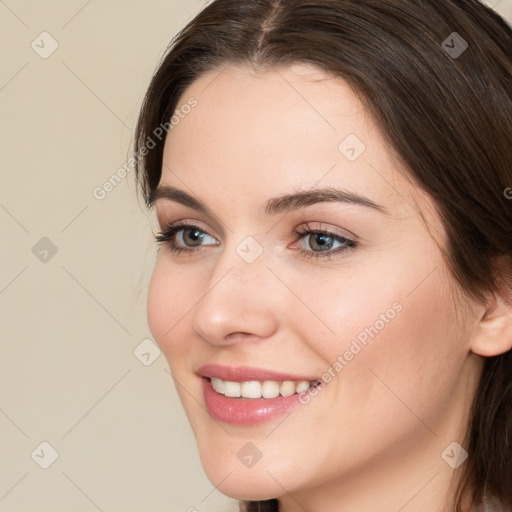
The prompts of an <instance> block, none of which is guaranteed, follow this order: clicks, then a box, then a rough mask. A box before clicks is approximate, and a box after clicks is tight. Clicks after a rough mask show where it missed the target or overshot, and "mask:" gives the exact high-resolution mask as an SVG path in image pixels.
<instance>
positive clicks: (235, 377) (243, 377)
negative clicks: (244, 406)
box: [197, 364, 317, 382]
mask: <svg viewBox="0 0 512 512" xmlns="http://www.w3.org/2000/svg"><path fill="white" fill-rule="evenodd" d="M197 373H198V375H200V376H201V377H216V378H217V379H222V380H227V381H230V382H246V381H251V380H258V381H265V380H274V381H278V382H282V381H285V380H293V381H301V380H307V381H315V380H317V377H312V376H311V375H292V374H291V373H281V372H275V371H272V370H265V369H262V368H253V367H250V366H223V365H220V364H206V365H204V366H201V367H200V368H199V369H198V370H197Z"/></svg>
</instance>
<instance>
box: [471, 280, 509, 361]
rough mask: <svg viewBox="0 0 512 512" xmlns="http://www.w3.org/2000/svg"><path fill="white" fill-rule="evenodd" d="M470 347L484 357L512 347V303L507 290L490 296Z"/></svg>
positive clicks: (501, 352) (503, 351) (500, 352)
mask: <svg viewBox="0 0 512 512" xmlns="http://www.w3.org/2000/svg"><path fill="white" fill-rule="evenodd" d="M504 288H506V287H504ZM506 292H508V293H506ZM470 347H471V352H473V353H474V354H477V355H480V356H485V357H491V356H497V355H499V354H504V353H505V352H508V351H509V350H511V349H512V304H511V302H510V291H509V290H503V293H500V294H496V293H495V294H493V295H492V296H491V299H490V301H489V303H488V306H487V308H486V311H485V313H484V315H483V316H482V318H481V320H480V323H479V325H478V328H477V331H476V333H475V335H474V337H473V340H472V342H471V346H470Z"/></svg>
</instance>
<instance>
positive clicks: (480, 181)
mask: <svg viewBox="0 0 512 512" xmlns="http://www.w3.org/2000/svg"><path fill="white" fill-rule="evenodd" d="M454 33H456V34H454ZM298 62H302V63H310V64H313V65H315V66H317V67H319V68H321V69H323V70H325V71H327V72H332V73H335V74H336V75H339V76H340V77H342V78H343V79H344V80H345V81H346V82H347V83H348V84H349V85H350V86H351V87H352V88H353V90H354V91H355V92H356V93H357V94H358V95H359V97H360V98H361V100H362V102H363V104H364V105H365V107H366V108H367V109H368V111H369V112H370V114H371V115H372V116H373V118H374V119H375V121H376V122H377V124H378V126H379V128H380V131H381V133H382V135H383V136H384V138H385V140H386V142H387V143H388V145H389V148H390V150H391V151H392V152H393V153H394V154H395V155H396V156H397V157H398V159H399V160H400V161H401V162H402V163H403V164H404V166H405V168H406V170H407V174H408V176H409V177H410V178H411V179H412V180H413V181H414V182H415V183H416V184H417V186H419V187H420V188H422V189H423V190H425V191H426V192H427V193H428V194H429V195H430V196H431V197H432V198H433V199H434V200H435V204H436V207H437V210H438V213H439V215H440V217H441V219H442V221H443V225H444V227H445V229H446V232H447V244H446V247H442V248H441V249H442V251H443V255H444V257H445V259H446V262H447V264H448V265H449V268H450V270H451V272H452V273H453V276H454V277H455V279H456V281H457V282H458V283H459V285H460V287H461V289H462V290H463V291H464V292H465V293H467V295H468V296H471V297H474V298H477V299H479V300H484V297H485V294H486V293H489V292H491V293H494V292H496V291H497V290H498V287H499V286H500V283H501V284H503V282H504V283H506V285H507V286H508V287H509V288H508V289H509V290H510V289H512V268H511V267H512V265H511V264H510V261H512V200H511V198H510V197H511V196H512V189H511V188H510V187H512V30H511V28H510V26H508V25H507V23H506V22H505V21H504V20H503V19H502V18H501V17H500V16H499V15H498V14H496V13H495V12H494V11H492V10H491V9H489V8H487V7H485V6H484V5H483V4H481V3H480V2H479V1H478V0H422V1H418V0H250V1H247V0H216V1H214V2H212V3H211V4H209V5H208V6H207V7H206V8H205V9H204V10H203V11H202V12H200V13H199V14H198V15H197V16H196V17H195V19H193V20H192V21H191V22H190V23H189V24H188V25H187V26H186V27H185V28H184V29H183V30H182V31H181V32H180V33H179V34H178V35H177V36H176V37H175V38H174V39H173V41H172V42H171V44H170V46H169V48H168V51H167V53H166V55H165V56H164V57H163V58H162V61H161V62H160V64H159V66H158V69H157V71H156V73H155V75H154V76H153V79H152V81H151V84H150V86H149V89H148V91H147V94H146V97H145V99H144V103H143V105H142V109H141V112H140V117H139V121H138V125H137V128H136V133H135V140H134V151H135V157H136V158H135V172H136V175H137V178H138V180H139V185H140V188H141V190H142V193H143V195H144V198H145V201H146V204H147V206H151V203H152V201H151V197H152V192H153V191H154V190H155V188H156V187H157V185H158V183H159V181H160V177H161V171H162V154H163V146H164V140H165V137H161V136H160V137H157V136H155V133H160V132H161V130H160V132H156V129H157V128H158V127H160V126H165V128H166V130H168V129H169V128H171V127H170V126H169V120H170V119H171V117H172V116H173V114H174V112H175V109H176V107H177V105H178V102H179V100H180V98H181V96H182V94H183V92H184V91H185V90H186V88H187V87H188V86H189V85H191V84H192V83H193V82H194V81H195V80H196V79H197V78H198V77H199V76H201V75H202V74H203V73H205V72H207V71H211V70H215V69H218V70H221V69H222V68H223V66H225V65H227V64H252V65H254V66H256V67H258V68H265V67H266V68H271V67H272V66H274V65H290V64H293V63H298ZM166 123H167V125H166ZM150 140H151V141H152V142H154V144H152V145H151V149H150V150H149V151H146V152H143V151H141V150H142V149H143V148H145V147H147V146H148V141H150ZM153 146H154V147H153ZM143 153H144V154H143ZM500 256H502V258H500V261H501V262H505V263H504V264H502V266H501V267H499V268H498V267H497V266H496V262H497V261H498V257H500ZM503 257H504V258H505V259H503ZM509 299H510V304H511V306H512V297H510V296H509ZM465 448H466V449H467V451H468V452H469V454H470V456H469V458H468V460H467V461H466V462H465V463H464V464H463V465H462V466H461V467H460V468H459V469H458V470H456V471H455V473H454V477H455V476H457V477H458V484H457V493H456V499H455V504H454V509H455V510H456V511H457V512H461V503H462V496H463V495H464V494H465V493H466V492H469V495H470V496H471V498H472V501H473V502H474V503H475V504H480V503H481V502H482V499H483V497H484V496H487V495H491V496H494V497H496V498H497V499H499V500H501V502H502V503H503V504H504V505H505V506H507V507H510V508H511V509H512V485H511V482H512V351H508V352H506V353H504V354H502V355H499V356H495V357H488V358H486V360H485V363H484V370H483V374H482V377H481V381H480V383H479V387H478V389H477V392H476V393H475V397H474V401H473V405H472V410H471V420H470V422H469V424H468V427H467V438H466V445H465ZM278 509H279V505H278V501H277V500H276V499H274V500H268V501H260V502H244V503H241V510H245V511H247V512H253V511H261V512H263V511H267V512H272V511H278Z"/></svg>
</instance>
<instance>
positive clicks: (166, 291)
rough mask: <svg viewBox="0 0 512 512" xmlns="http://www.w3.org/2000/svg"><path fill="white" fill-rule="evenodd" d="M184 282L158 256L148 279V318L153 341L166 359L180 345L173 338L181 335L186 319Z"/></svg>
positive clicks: (179, 337) (175, 338)
mask: <svg viewBox="0 0 512 512" xmlns="http://www.w3.org/2000/svg"><path fill="white" fill-rule="evenodd" d="M184 285H185V283H181V282H180V279H179V273H178V272H173V273H172V274H171V273H170V272H168V271H166V269H165V265H164V264H163V262H162V261H160V260H157V263H156V265H155V268H154V270H153V274H152V276H151V281H150V283H149V289H148V295H147V320H148V326H149V329H150V331H151V334H152V335H153V338H154V340H155V342H156V343H157V344H158V345H159V347H160V349H161V350H162V351H163V352H164V355H165V356H166V358H167V359H168V360H170V359H171V357H170V356H171V355H175V354H176V352H177V351H178V350H179V349H180V344H179V343H177V342H176V340H179V339H183V336H182V335H181V331H182V330H183V328H184V326H185V323H186V316H185V315H186V309H185V306H184V304H186V303H188V301H187V300H186V297H185V296H184V293H185V292H186V288H183V286H184ZM185 345H186V344H185Z"/></svg>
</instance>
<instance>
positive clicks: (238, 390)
mask: <svg viewBox="0 0 512 512" xmlns="http://www.w3.org/2000/svg"><path fill="white" fill-rule="evenodd" d="M210 380H211V382H212V387H213V389H214V390H215V391H217V393H221V394H223V395H226V396H228V397H233V398H237V397H243V398H262V397H263V398H275V397H277V396H279V395H281V396H290V395H293V394H294V393H302V392H303V391H307V390H308V389H309V388H310V383H309V381H307V380H301V381H299V382H295V381H293V380H285V381H284V382H278V381H275V380H266V381H263V382H260V381H257V380H250V381H247V382H231V381H228V380H222V379H218V378H216V377H211V378H210Z"/></svg>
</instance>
